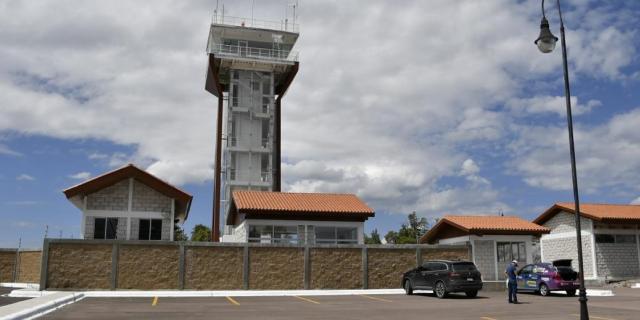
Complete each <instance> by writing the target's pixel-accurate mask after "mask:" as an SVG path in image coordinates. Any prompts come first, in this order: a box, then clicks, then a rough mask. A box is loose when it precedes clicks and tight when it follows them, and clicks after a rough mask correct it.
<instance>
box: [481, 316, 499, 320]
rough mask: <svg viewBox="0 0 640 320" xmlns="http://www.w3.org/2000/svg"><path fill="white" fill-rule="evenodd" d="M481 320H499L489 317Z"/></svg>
mask: <svg viewBox="0 0 640 320" xmlns="http://www.w3.org/2000/svg"><path fill="white" fill-rule="evenodd" d="M480 319H482V320H497V319H494V318H489V317H480Z"/></svg>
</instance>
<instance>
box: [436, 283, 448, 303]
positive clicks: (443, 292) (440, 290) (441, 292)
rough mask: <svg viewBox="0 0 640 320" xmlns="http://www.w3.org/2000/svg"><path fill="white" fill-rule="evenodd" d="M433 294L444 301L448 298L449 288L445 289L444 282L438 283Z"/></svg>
mask: <svg viewBox="0 0 640 320" xmlns="http://www.w3.org/2000/svg"><path fill="white" fill-rule="evenodd" d="M433 292H434V293H435V294H436V297H438V298H439V299H442V298H444V297H446V296H447V287H445V285H444V282H442V281H438V283H436V288H435V290H433Z"/></svg>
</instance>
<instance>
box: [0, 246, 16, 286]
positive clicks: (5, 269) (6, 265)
mask: <svg viewBox="0 0 640 320" xmlns="http://www.w3.org/2000/svg"><path fill="white" fill-rule="evenodd" d="M15 268H16V249H4V250H0V282H14V277H15V276H14V274H15V270H16V269H15Z"/></svg>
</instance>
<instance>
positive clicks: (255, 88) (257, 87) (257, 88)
mask: <svg viewBox="0 0 640 320" xmlns="http://www.w3.org/2000/svg"><path fill="white" fill-rule="evenodd" d="M251 89H252V90H253V91H260V82H258V81H251Z"/></svg>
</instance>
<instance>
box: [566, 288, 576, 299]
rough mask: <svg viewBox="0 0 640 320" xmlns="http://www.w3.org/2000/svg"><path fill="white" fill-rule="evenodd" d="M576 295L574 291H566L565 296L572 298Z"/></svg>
mask: <svg viewBox="0 0 640 320" xmlns="http://www.w3.org/2000/svg"><path fill="white" fill-rule="evenodd" d="M575 295H576V289H571V290H567V296H569V297H573V296H575Z"/></svg>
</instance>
